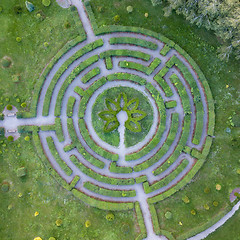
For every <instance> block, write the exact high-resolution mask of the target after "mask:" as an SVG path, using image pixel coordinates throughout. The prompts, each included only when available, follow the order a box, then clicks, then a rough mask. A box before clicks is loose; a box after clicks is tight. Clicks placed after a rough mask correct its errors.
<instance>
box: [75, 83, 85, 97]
mask: <svg viewBox="0 0 240 240" xmlns="http://www.w3.org/2000/svg"><path fill="white" fill-rule="evenodd" d="M74 92H75V93H77V94H78V95H79V96H80V97H82V96H84V94H85V92H84V90H83V89H82V88H80V87H79V86H77V87H75V88H74Z"/></svg>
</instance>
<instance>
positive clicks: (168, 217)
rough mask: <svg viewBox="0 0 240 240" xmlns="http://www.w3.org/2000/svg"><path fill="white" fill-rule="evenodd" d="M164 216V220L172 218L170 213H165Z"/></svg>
mask: <svg viewBox="0 0 240 240" xmlns="http://www.w3.org/2000/svg"><path fill="white" fill-rule="evenodd" d="M164 216H165V218H166V219H171V218H172V213H171V212H169V211H167V212H166V213H165V215H164Z"/></svg>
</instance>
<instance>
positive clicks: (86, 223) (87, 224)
mask: <svg viewBox="0 0 240 240" xmlns="http://www.w3.org/2000/svg"><path fill="white" fill-rule="evenodd" d="M90 226H91V222H90V221H89V220H87V221H86V222H85V227H86V228H88V227H90Z"/></svg>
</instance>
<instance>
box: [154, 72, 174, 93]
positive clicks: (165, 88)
mask: <svg viewBox="0 0 240 240" xmlns="http://www.w3.org/2000/svg"><path fill="white" fill-rule="evenodd" d="M165 69H166V68H165ZM163 71H165V70H162V72H161V70H160V71H159V72H158V73H157V74H156V75H155V76H154V77H153V79H154V80H155V81H156V82H157V83H158V84H159V86H160V87H161V89H162V90H163V92H164V93H165V95H166V96H167V97H171V96H172V95H173V92H172V90H171V88H170V87H169V85H168V84H167V82H166V81H165V79H164V78H163V77H162V76H161V75H162V74H163V73H164V72H163Z"/></svg>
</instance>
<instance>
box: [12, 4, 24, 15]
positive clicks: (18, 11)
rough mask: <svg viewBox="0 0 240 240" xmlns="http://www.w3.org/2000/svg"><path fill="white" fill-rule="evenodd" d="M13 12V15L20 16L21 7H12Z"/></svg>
mask: <svg viewBox="0 0 240 240" xmlns="http://www.w3.org/2000/svg"><path fill="white" fill-rule="evenodd" d="M13 11H14V13H15V14H21V13H22V11H23V9H22V7H21V6H18V5H17V6H14V8H13Z"/></svg>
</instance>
